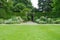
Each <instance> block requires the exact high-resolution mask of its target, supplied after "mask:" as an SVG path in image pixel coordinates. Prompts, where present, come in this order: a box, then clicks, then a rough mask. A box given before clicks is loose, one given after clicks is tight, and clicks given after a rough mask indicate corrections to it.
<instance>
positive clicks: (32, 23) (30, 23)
mask: <svg viewBox="0 0 60 40" xmlns="http://www.w3.org/2000/svg"><path fill="white" fill-rule="evenodd" d="M21 24H29V25H36V24H37V23H35V22H31V21H29V22H25V23H21Z"/></svg>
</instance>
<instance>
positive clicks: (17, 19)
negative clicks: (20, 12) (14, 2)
mask: <svg viewBox="0 0 60 40" xmlns="http://www.w3.org/2000/svg"><path fill="white" fill-rule="evenodd" d="M22 22H23V19H22V18H21V17H20V16H18V17H12V18H10V19H8V20H5V22H4V23H5V24H20V23H22Z"/></svg>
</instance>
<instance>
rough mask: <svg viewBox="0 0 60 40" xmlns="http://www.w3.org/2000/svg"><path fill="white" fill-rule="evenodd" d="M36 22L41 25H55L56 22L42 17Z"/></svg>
mask: <svg viewBox="0 0 60 40" xmlns="http://www.w3.org/2000/svg"><path fill="white" fill-rule="evenodd" d="M35 22H37V23H39V24H53V23H54V20H53V19H52V18H47V17H44V16H41V17H40V18H39V19H36V20H35Z"/></svg>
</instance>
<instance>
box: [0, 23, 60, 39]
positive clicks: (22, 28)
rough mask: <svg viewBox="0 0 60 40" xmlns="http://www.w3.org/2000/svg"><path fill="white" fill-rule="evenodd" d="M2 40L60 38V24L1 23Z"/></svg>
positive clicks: (0, 34) (0, 35) (0, 33)
mask: <svg viewBox="0 0 60 40" xmlns="http://www.w3.org/2000/svg"><path fill="white" fill-rule="evenodd" d="M0 40H60V25H48V24H47V25H0Z"/></svg>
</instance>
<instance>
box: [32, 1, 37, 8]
mask: <svg viewBox="0 0 60 40" xmlns="http://www.w3.org/2000/svg"><path fill="white" fill-rule="evenodd" d="M31 2H32V6H34V7H36V8H38V0H31Z"/></svg>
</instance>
